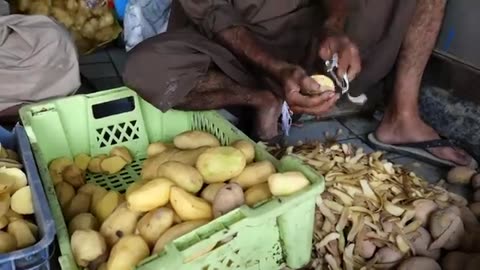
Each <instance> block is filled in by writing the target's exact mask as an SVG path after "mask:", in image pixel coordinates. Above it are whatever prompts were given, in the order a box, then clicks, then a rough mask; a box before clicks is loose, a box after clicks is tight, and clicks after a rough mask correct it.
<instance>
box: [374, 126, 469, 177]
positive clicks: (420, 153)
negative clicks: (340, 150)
mask: <svg viewBox="0 0 480 270" xmlns="http://www.w3.org/2000/svg"><path fill="white" fill-rule="evenodd" d="M368 140H369V141H370V143H372V144H373V145H374V146H375V147H377V148H379V149H382V150H385V151H389V152H394V153H399V154H404V155H407V156H411V157H414V158H418V159H421V160H423V161H426V162H429V163H433V164H435V165H441V166H448V167H455V166H459V165H458V164H455V163H453V162H451V161H448V160H445V159H441V158H438V157H436V156H434V155H433V154H431V153H430V152H428V151H427V149H428V148H432V147H455V145H454V144H453V143H452V141H450V140H448V139H445V138H442V139H437V140H430V141H424V142H416V143H403V144H386V143H382V142H380V141H379V140H377V138H376V137H375V134H373V133H370V134H369V135H368ZM467 167H470V168H473V169H476V168H477V167H478V163H477V161H475V160H474V159H472V162H471V163H470V164H469V165H467Z"/></svg>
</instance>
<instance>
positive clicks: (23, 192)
mask: <svg viewBox="0 0 480 270" xmlns="http://www.w3.org/2000/svg"><path fill="white" fill-rule="evenodd" d="M10 207H11V208H12V210H13V211H15V212H16V213H18V214H21V215H31V214H33V213H34V209H33V201H32V191H31V190H30V187H29V186H26V187H23V188H21V189H19V190H17V191H16V192H15V193H14V194H13V195H12V198H11V201H10Z"/></svg>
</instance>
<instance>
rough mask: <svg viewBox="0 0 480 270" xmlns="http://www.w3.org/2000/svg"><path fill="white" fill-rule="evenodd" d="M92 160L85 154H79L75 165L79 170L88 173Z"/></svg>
mask: <svg viewBox="0 0 480 270" xmlns="http://www.w3.org/2000/svg"><path fill="white" fill-rule="evenodd" d="M91 159H92V158H91V157H90V156H89V155H87V154H85V153H81V154H78V155H76V156H75V157H74V158H73V162H74V163H75V165H77V167H78V168H80V169H81V170H82V171H86V170H87V168H88V164H89V163H90V160H91Z"/></svg>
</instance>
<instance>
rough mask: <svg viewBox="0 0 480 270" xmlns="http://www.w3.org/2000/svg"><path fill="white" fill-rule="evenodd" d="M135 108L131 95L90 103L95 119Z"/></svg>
mask: <svg viewBox="0 0 480 270" xmlns="http://www.w3.org/2000/svg"><path fill="white" fill-rule="evenodd" d="M133 110H135V101H134V99H133V97H126V98H121V99H116V100H111V101H107V102H104V103H98V104H95V105H92V113H93V117H94V118H95V119H101V118H105V117H109V116H113V115H117V114H122V113H127V112H131V111H133Z"/></svg>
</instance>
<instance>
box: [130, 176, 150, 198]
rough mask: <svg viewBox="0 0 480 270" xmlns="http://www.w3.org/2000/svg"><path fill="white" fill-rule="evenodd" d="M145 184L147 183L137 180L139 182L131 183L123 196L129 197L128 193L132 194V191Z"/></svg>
mask: <svg viewBox="0 0 480 270" xmlns="http://www.w3.org/2000/svg"><path fill="white" fill-rule="evenodd" d="M146 182H148V181H146V180H141V179H139V180H137V181H135V182H133V183H131V184H130V185H129V186H128V188H127V191H125V196H126V197H128V196H129V195H130V193H132V192H133V191H134V190H137V189H139V188H140V187H141V186H142V185H143V184H145V183H146Z"/></svg>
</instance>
